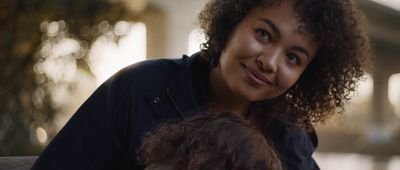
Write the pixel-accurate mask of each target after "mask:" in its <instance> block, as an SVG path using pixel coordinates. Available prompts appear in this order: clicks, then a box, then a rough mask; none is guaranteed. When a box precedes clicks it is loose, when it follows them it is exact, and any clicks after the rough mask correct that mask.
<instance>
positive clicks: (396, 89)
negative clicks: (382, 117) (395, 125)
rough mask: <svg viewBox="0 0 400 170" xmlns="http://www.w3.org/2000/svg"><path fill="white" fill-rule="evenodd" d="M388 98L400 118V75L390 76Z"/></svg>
mask: <svg viewBox="0 0 400 170" xmlns="http://www.w3.org/2000/svg"><path fill="white" fill-rule="evenodd" d="M388 96H389V102H390V103H391V104H392V106H394V109H395V112H396V114H397V115H398V116H400V73H398V74H393V75H392V76H390V78H389V90H388Z"/></svg>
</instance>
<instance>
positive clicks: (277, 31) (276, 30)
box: [259, 18, 281, 37]
mask: <svg viewBox="0 0 400 170" xmlns="http://www.w3.org/2000/svg"><path fill="white" fill-rule="evenodd" d="M259 20H260V21H262V22H263V23H265V24H267V25H268V26H269V27H271V29H272V31H273V32H274V34H276V35H278V36H279V37H280V36H281V32H280V31H279V29H278V27H277V26H276V25H275V24H274V22H272V21H271V20H269V19H266V18H260V19H259Z"/></svg>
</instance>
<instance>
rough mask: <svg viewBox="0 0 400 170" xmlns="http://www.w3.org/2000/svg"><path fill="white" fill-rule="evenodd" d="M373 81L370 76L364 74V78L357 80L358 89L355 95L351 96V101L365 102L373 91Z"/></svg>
mask: <svg viewBox="0 0 400 170" xmlns="http://www.w3.org/2000/svg"><path fill="white" fill-rule="evenodd" d="M373 87H374V82H373V79H372V76H371V75H369V74H365V78H364V79H362V80H360V81H359V82H358V90H357V92H356V95H355V96H354V97H353V98H352V102H353V103H365V102H367V101H368V100H369V99H370V98H371V96H372V92H373Z"/></svg>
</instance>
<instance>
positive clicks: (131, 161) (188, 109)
mask: <svg viewBox="0 0 400 170" xmlns="http://www.w3.org/2000/svg"><path fill="white" fill-rule="evenodd" d="M199 58H200V57H199V55H198V54H196V55H194V56H192V57H187V56H184V57H183V58H182V59H176V60H168V59H161V60H153V61H144V62H141V63H137V64H134V65H131V66H129V67H126V68H124V69H123V70H121V71H120V72H118V73H117V74H115V75H114V76H112V77H111V78H110V79H109V80H107V81H106V82H105V83H103V84H102V85H101V86H100V87H99V88H98V89H97V90H96V91H95V92H94V93H93V94H92V95H91V96H90V97H89V98H88V99H87V101H86V102H85V103H84V104H83V105H82V106H81V107H80V108H79V110H78V111H77V112H76V113H75V114H74V115H73V116H72V118H71V119H70V120H69V121H68V122H67V124H66V125H65V126H64V127H63V129H61V131H60V132H59V133H58V134H57V135H56V137H55V138H54V139H53V141H52V142H51V143H50V144H49V145H48V146H47V148H46V149H45V150H44V151H43V152H42V154H41V155H40V156H39V158H38V160H37V161H36V162H35V164H34V166H33V167H32V169H33V170H56V169H62V170H67V169H68V170H69V169H71V170H91V169H93V170H101V169H115V170H117V169H129V170H139V169H144V167H142V166H141V165H139V163H138V161H137V156H136V149H137V148H138V146H139V145H140V137H141V136H142V135H143V133H144V132H146V131H149V130H150V129H151V128H153V127H155V126H156V125H157V123H158V122H160V121H165V120H169V119H181V118H184V117H190V116H193V115H194V114H199V111H204V107H202V106H204V104H205V98H206V95H205V94H206V93H207V84H208V72H209V67H208V65H207V64H204V61H203V62H201V60H200V59H199ZM285 127H286V126H285V121H284V120H282V119H275V120H274V121H272V123H271V124H270V126H268V127H267V128H266V129H265V130H264V133H265V135H266V136H267V137H268V138H269V139H270V140H271V141H272V142H273V144H274V145H275V147H276V149H277V150H278V152H279V153H280V156H281V158H282V161H283V164H284V166H286V167H287V169H289V170H297V169H299V170H300V169H301V170H309V169H319V168H318V166H317V165H316V164H315V162H314V160H313V159H312V157H311V154H312V153H313V151H314V149H315V147H316V145H317V140H316V139H317V138H316V136H315V133H311V134H308V133H306V132H305V131H304V130H303V129H300V128H299V129H296V130H294V131H290V132H289V131H287V130H286V128H285Z"/></svg>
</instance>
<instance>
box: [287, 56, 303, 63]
mask: <svg viewBox="0 0 400 170" xmlns="http://www.w3.org/2000/svg"><path fill="white" fill-rule="evenodd" d="M287 59H288V61H289V62H290V63H291V64H294V65H300V57H299V56H297V55H296V54H288V55H287Z"/></svg>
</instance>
